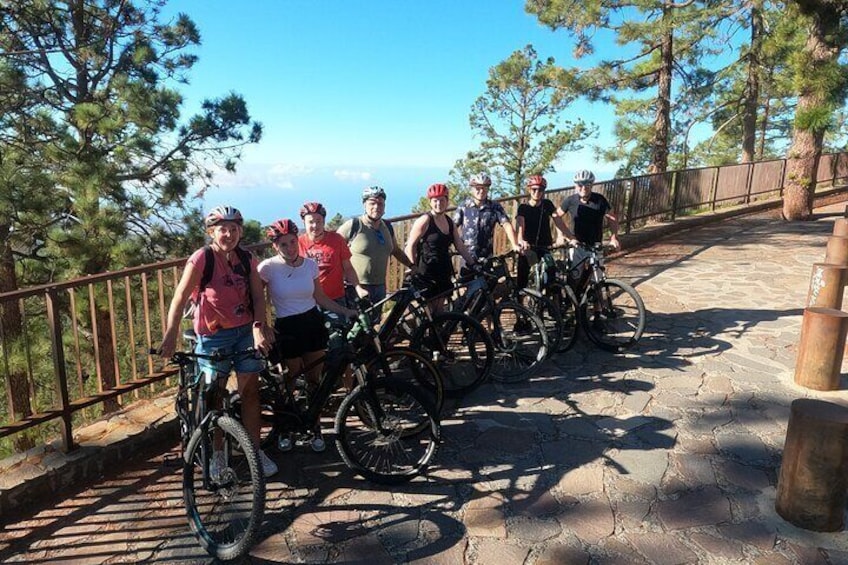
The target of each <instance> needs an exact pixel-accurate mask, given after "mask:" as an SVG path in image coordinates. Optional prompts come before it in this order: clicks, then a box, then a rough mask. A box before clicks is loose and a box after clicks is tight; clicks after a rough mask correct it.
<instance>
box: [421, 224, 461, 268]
mask: <svg viewBox="0 0 848 565" xmlns="http://www.w3.org/2000/svg"><path fill="white" fill-rule="evenodd" d="M428 215H429V216H430V217H429V218H428V221H427V230H426V231H425V232H424V235H423V236H422V237H421V242H420V243H419V246H420V247H419V250H418V265H417V266H418V268H419V269H420V270H421V272H423V273H424V274H427V275H431V276H433V277H435V278H438V279H443V278H445V277H447V278H450V276H451V275H452V274H453V267H452V266H451V256H450V246H451V245H452V244H453V237H454V236H453V230H454V227H453V221H452V220H451V219H450V217H448V216H447V215H446V216H445V218H446V219H447V221H448V233H442V232H441V231H440V230H439V228H438V226H436V220H435V218H434V217H433V215H432V214H428Z"/></svg>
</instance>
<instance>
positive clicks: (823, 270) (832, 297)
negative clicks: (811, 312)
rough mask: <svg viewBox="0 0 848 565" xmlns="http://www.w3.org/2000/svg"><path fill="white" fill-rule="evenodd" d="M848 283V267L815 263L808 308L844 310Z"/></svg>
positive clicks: (808, 295)
mask: <svg viewBox="0 0 848 565" xmlns="http://www.w3.org/2000/svg"><path fill="white" fill-rule="evenodd" d="M846 282H848V265H831V264H830V263H813V272H812V275H811V276H810V290H809V292H808V293H807V306H818V307H820V308H835V309H837V310H838V309H840V308H842V297H843V293H844V291H845V283H846Z"/></svg>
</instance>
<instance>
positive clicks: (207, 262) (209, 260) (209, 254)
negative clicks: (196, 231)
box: [200, 245, 215, 292]
mask: <svg viewBox="0 0 848 565" xmlns="http://www.w3.org/2000/svg"><path fill="white" fill-rule="evenodd" d="M214 272H215V253H214V252H213V251H212V247H211V246H209V245H206V246H205V247H204V248H203V274H202V275H201V276H200V292H203V291H204V290H206V286H207V285H208V284H209V282H210V281H211V280H212V273H214Z"/></svg>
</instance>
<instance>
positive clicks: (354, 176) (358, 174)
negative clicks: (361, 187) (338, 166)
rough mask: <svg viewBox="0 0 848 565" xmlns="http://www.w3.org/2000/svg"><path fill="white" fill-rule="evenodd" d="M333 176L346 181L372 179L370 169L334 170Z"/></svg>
mask: <svg viewBox="0 0 848 565" xmlns="http://www.w3.org/2000/svg"><path fill="white" fill-rule="evenodd" d="M333 176H334V177H336V178H337V179H338V180H340V181H345V182H350V181H367V180H371V173H369V172H368V171H348V170H341V171H333Z"/></svg>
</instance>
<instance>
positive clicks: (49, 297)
mask: <svg viewBox="0 0 848 565" xmlns="http://www.w3.org/2000/svg"><path fill="white" fill-rule="evenodd" d="M45 299H46V301H47V325H48V327H49V328H50V348H51V351H52V353H53V374H54V376H55V378H56V381H55V383H56V393H57V395H58V396H59V401H60V402H61V403H62V406H61V409H62V426H61V430H60V431H61V434H62V449H63V450H64V451H65V452H66V453H67V452H69V451H72V450H74V449H75V448H76V445H74V434H73V428H72V425H73V422H72V417H73V412H72V411H71V400H70V394H68V374H67V371H66V370H65V347H64V344H63V343H62V321H61V318H60V316H59V311H58V304H57V300H58V296H57V295H56V291H55V290H54V289H52V288H51V289H49V290H48V291H47V292H46V294H45Z"/></svg>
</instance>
